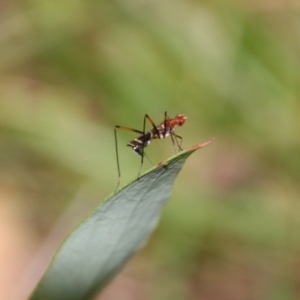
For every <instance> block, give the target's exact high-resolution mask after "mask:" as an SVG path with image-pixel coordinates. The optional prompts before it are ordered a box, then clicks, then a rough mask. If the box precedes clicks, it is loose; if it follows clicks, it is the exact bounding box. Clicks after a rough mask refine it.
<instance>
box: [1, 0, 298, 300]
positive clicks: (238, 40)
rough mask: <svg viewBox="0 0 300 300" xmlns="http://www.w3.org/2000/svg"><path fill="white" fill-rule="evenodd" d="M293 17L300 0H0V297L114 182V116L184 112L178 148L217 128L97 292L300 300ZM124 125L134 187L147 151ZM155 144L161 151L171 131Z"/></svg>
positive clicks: (33, 277) (169, 150)
mask: <svg viewBox="0 0 300 300" xmlns="http://www.w3.org/2000/svg"><path fill="white" fill-rule="evenodd" d="M299 13H300V5H299V2H298V1H296V0H295V1H292V0H291V1H289V0H273V1H272V0H261V1H250V0H228V1H221V0H213V1H205V0H204V1H195V0H194V1H193V0H187V1H183V0H175V1H174V0H173V1H170V0H164V1H158V0H148V1H145V0H144V1H143V0H139V1H137V0H131V1H128V0H126V1H125V0H113V1H106V0H103V1H92V0H90V1H86V0H78V1H67V0H60V1H37V0H27V1H1V3H0V16H1V18H0V53H1V55H0V68H1V74H0V243H1V245H0V266H1V268H0V293H1V295H0V299H4V300H7V299H13V300H20V299H26V298H27V297H28V295H29V293H30V292H31V291H32V289H33V288H34V286H35V285H36V283H37V281H38V279H39V277H40V276H41V274H42V272H43V271H44V270H45V268H46V266H47V264H48V263H49V260H50V258H51V256H52V255H53V253H54V251H55V249H56V248H57V247H58V245H59V244H60V242H61V241H62V239H63V238H64V237H65V236H66V234H67V233H68V232H69V231H70V230H71V228H72V227H73V226H75V225H76V224H77V223H78V222H79V221H80V220H81V219H82V217H83V216H84V215H85V214H86V213H88V212H89V211H90V210H91V209H92V208H93V207H94V206H95V205H96V204H97V203H99V202H100V201H102V200H103V199H104V198H105V197H106V196H107V195H108V194H109V193H111V192H112V191H113V190H114V188H115V186H116V183H117V169H116V158H115V148H114V147H115V146H114V136H113V127H114V125H116V124H118V125H125V126H129V127H134V128H137V129H141V128H142V122H143V116H144V114H145V113H147V114H149V115H150V116H151V117H152V118H153V120H154V121H155V122H156V123H160V122H161V121H162V119H163V114H164V112H165V111H168V113H169V115H170V116H171V117H172V116H174V115H176V114H179V113H181V114H185V115H186V116H188V120H187V122H186V124H185V125H184V126H183V127H181V128H178V130H177V133H178V134H179V135H181V136H183V137H184V141H183V147H184V148H189V147H191V146H193V145H195V144H197V143H199V142H204V141H206V140H208V139H210V138H212V137H214V136H215V137H216V140H215V142H214V143H213V144H212V145H210V146H209V147H206V148H203V149H201V150H200V151H197V152H196V153H195V154H193V155H192V156H191V157H190V158H189V159H188V161H187V163H186V165H185V166H184V168H183V170H182V172H181V173H180V175H179V177H178V178H177V181H176V184H175V187H174V192H173V195H172V197H171V199H170V202H169V203H168V205H167V206H166V208H165V210H164V212H163V215H162V219H161V222H160V225H159V226H158V228H157V230H156V231H155V233H154V234H153V236H152V237H151V238H150V240H149V243H148V244H147V246H146V247H145V248H144V249H143V250H142V251H141V252H140V253H138V254H137V255H136V256H135V257H134V258H133V259H131V261H130V262H129V263H128V264H127V266H126V267H125V268H124V270H123V271H122V272H121V273H120V274H119V275H118V276H117V277H116V278H115V279H114V280H113V281H112V282H111V283H110V284H109V285H108V286H107V288H106V289H105V291H104V292H103V293H102V294H101V295H99V297H98V299H99V300H110V299H122V300H123V299H124V300H127V299H130V300H135V299H136V300H140V299H147V300H152V299H155V300H160V299H162V300H163V299H172V300H177V299H178V300H179V299H191V300H196V299H204V300H227V299H228V300H252V299H264V300H266V299H272V300H274V299H275V300H276V299H300V251H299V250H300V233H299V226H300V217H299V216H300V185H299V179H300V118H299V116H300V101H299V100H300V99H299V97H300V38H299V36H300V18H299ZM118 137H119V151H120V159H121V171H122V184H125V183H126V182H128V181H129V180H131V179H132V178H135V176H136V174H137V171H138V168H139V162H140V160H139V158H138V156H136V155H135V154H134V153H133V152H132V150H131V149H130V148H128V147H126V143H127V142H128V140H130V139H131V138H133V137H134V134H132V133H130V132H119V136H118ZM147 154H148V156H149V157H150V158H151V160H152V161H154V162H155V163H158V162H160V161H163V160H165V159H167V158H168V157H169V156H171V155H173V154H174V150H173V146H172V143H171V141H170V140H169V139H168V140H164V141H154V142H153V143H152V144H151V145H150V147H149V148H147ZM148 168H149V165H147V162H146V163H145V166H144V169H143V170H146V169H148Z"/></svg>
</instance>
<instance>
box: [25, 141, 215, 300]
mask: <svg viewBox="0 0 300 300" xmlns="http://www.w3.org/2000/svg"><path fill="white" fill-rule="evenodd" d="M212 141H213V140H210V141H208V142H205V143H202V144H199V145H197V146H195V147H193V148H192V149H190V150H187V151H184V152H180V153H179V154H178V155H176V156H174V157H172V158H171V159H169V160H168V161H166V162H164V163H162V164H160V165H159V166H157V167H155V168H153V169H152V170H150V171H149V172H148V173H146V174H144V175H143V176H142V177H140V178H139V180H135V181H133V182H131V183H130V184H129V185H127V186H125V187H124V188H122V189H120V190H119V191H117V192H116V193H115V194H113V195H112V196H110V197H109V198H108V199H107V200H106V201H105V202H104V203H103V204H101V205H99V206H98V207H97V208H96V209H95V210H94V211H93V212H92V213H91V214H90V215H89V216H87V217H86V218H85V219H84V220H83V222H82V223H81V224H79V226H78V227H77V228H75V229H74V230H73V231H72V232H71V234H70V235H69V236H68V237H67V238H66V240H65V241H64V243H63V244H62V245H61V247H60V249H59V250H58V252H57V253H56V255H55V256H54V258H53V260H52V262H51V264H50V266H49V268H48V270H47V272H46V273H45V275H44V277H43V278H42V279H41V281H40V283H39V284H38V286H37V288H36V289H35V291H34V292H33V294H32V296H31V298H30V299H32V300H37V299H40V300H42V299H43V300H83V299H84V300H86V299H92V298H93V297H94V296H95V294H96V293H97V292H98V291H99V290H101V288H103V287H104V286H105V284H106V283H107V282H108V281H109V280H110V279H111V278H112V277H113V276H114V275H115V274H116V273H117V272H118V271H119V270H120V269H121V268H122V266H123V265H124V264H125V263H126V261H127V260H128V259H129V258H130V257H131V256H132V255H133V254H134V253H136V252H137V251H138V250H139V249H140V248H141V247H142V246H143V245H144V244H145V242H146V241H147V238H148V237H149V235H150V234H151V233H152V231H153V230H154V228H155V227H156V225H157V223H158V221H159V217H160V214H161V211H162V209H163V207H164V206H165V204H166V202H167V200H168V198H169V197H170V195H171V190H172V186H173V183H174V180H175V178H176V176H177V174H178V173H179V171H180V169H181V168H182V166H183V164H184V162H185V161H186V159H187V158H188V157H189V155H190V154H191V153H193V152H194V151H195V150H197V149H199V148H201V147H203V146H206V145H208V144H210V143H211V142H212Z"/></svg>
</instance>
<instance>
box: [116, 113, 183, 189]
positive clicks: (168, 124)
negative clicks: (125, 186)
mask: <svg viewBox="0 0 300 300" xmlns="http://www.w3.org/2000/svg"><path fill="white" fill-rule="evenodd" d="M186 118H187V117H186V116H184V115H177V116H175V118H174V119H170V118H169V116H168V114H167V112H165V117H164V120H163V121H162V122H161V123H160V124H159V125H158V126H156V125H155V124H154V122H153V121H152V119H151V118H150V117H149V116H148V115H147V114H145V116H144V125H143V131H141V130H137V129H133V128H129V127H125V126H119V125H116V126H115V131H114V132H115V146H116V157H117V167H118V176H119V178H118V184H117V188H116V190H117V189H118V187H119V184H120V178H121V172H120V162H119V153H118V141H117V129H123V130H128V131H132V132H136V133H139V134H140V135H139V136H138V137H137V138H135V139H133V140H131V141H130V142H128V144H127V145H126V146H128V147H131V148H132V150H133V151H134V152H135V153H136V154H138V155H139V156H141V165H140V168H139V172H138V178H139V177H140V173H141V169H142V166H143V162H144V157H146V158H147V159H148V161H149V162H150V164H152V163H151V161H150V159H149V158H148V157H147V155H146V153H145V151H144V148H146V147H147V146H148V145H149V144H150V142H151V141H152V140H153V139H164V138H166V137H168V136H169V135H170V136H171V139H172V143H173V146H174V149H175V152H176V147H177V148H178V150H179V151H182V148H181V144H182V137H181V136H179V135H177V134H176V133H175V127H176V126H177V125H178V126H182V125H183V124H184V122H185V120H186ZM146 120H148V121H149V122H150V123H151V125H152V127H153V128H152V129H151V130H150V131H147V132H145V128H146ZM178 139H179V140H180V143H178ZM152 165H153V164H152Z"/></svg>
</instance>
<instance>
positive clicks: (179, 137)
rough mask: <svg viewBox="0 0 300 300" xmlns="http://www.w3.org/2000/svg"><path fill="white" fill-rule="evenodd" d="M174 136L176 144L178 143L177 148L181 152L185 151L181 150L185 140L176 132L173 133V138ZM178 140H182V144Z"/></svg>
mask: <svg viewBox="0 0 300 300" xmlns="http://www.w3.org/2000/svg"><path fill="white" fill-rule="evenodd" d="M172 135H174V138H175V140H176V142H177V146H178V149H179V151H183V149H182V148H181V145H182V141H183V138H182V137H181V136H180V135H178V134H176V133H174V132H172V133H171V136H172ZM177 139H180V143H178V140H177Z"/></svg>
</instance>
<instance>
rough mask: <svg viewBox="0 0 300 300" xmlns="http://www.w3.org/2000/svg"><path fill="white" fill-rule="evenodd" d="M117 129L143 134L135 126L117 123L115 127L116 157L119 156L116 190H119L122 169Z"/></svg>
mask: <svg viewBox="0 0 300 300" xmlns="http://www.w3.org/2000/svg"><path fill="white" fill-rule="evenodd" d="M117 129H123V130H128V131H133V132H136V133H139V134H143V132H142V131H140V130H137V129H133V128H129V127H125V126H119V125H116V126H115V128H114V133H115V147H116V158H117V168H118V182H117V186H116V189H115V192H116V191H117V189H118V188H119V185H120V180H121V171H120V160H119V151H118V139H117Z"/></svg>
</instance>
